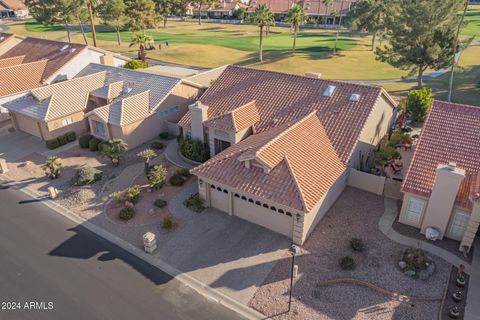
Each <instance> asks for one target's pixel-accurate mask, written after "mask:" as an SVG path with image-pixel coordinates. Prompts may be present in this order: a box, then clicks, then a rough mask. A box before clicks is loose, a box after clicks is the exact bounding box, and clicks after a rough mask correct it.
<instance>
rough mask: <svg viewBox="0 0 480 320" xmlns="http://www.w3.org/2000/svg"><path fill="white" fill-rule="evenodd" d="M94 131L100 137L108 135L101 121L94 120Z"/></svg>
mask: <svg viewBox="0 0 480 320" xmlns="http://www.w3.org/2000/svg"><path fill="white" fill-rule="evenodd" d="M92 124H93V132H94V133H95V134H96V135H97V136H100V137H106V136H107V135H106V133H105V125H104V124H103V123H102V122H100V121H95V120H92Z"/></svg>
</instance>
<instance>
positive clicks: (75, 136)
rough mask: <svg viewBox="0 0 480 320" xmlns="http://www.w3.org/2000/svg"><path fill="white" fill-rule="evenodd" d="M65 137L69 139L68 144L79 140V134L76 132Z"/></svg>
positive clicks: (66, 134)
mask: <svg viewBox="0 0 480 320" xmlns="http://www.w3.org/2000/svg"><path fill="white" fill-rule="evenodd" d="M65 136H66V137H67V140H68V142H73V141H75V140H76V139H77V134H76V132H75V131H69V132H67V133H65Z"/></svg>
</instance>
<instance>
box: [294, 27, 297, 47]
mask: <svg viewBox="0 0 480 320" xmlns="http://www.w3.org/2000/svg"><path fill="white" fill-rule="evenodd" d="M296 46H297V28H295V30H294V31H293V52H295V47H296Z"/></svg>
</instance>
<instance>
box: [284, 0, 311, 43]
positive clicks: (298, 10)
mask: <svg viewBox="0 0 480 320" xmlns="http://www.w3.org/2000/svg"><path fill="white" fill-rule="evenodd" d="M286 21H287V22H289V23H291V24H292V30H293V51H295V47H296V44H297V32H299V31H300V26H301V25H302V24H304V23H305V21H306V16H305V11H304V10H303V7H302V6H299V5H298V4H296V5H294V6H293V7H292V8H291V9H290V10H288V15H287V18H286Z"/></svg>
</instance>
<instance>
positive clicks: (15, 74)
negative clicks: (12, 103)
mask: <svg viewBox="0 0 480 320" xmlns="http://www.w3.org/2000/svg"><path fill="white" fill-rule="evenodd" d="M1 61H5V60H0V63H1ZM47 64H48V60H39V61H34V62H30V63H23V64H16V65H10V66H7V67H3V68H0V96H6V95H10V94H13V93H18V92H22V91H25V90H29V89H32V88H36V87H40V86H42V85H43V81H42V80H43V74H44V72H45V68H46V66H47Z"/></svg>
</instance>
